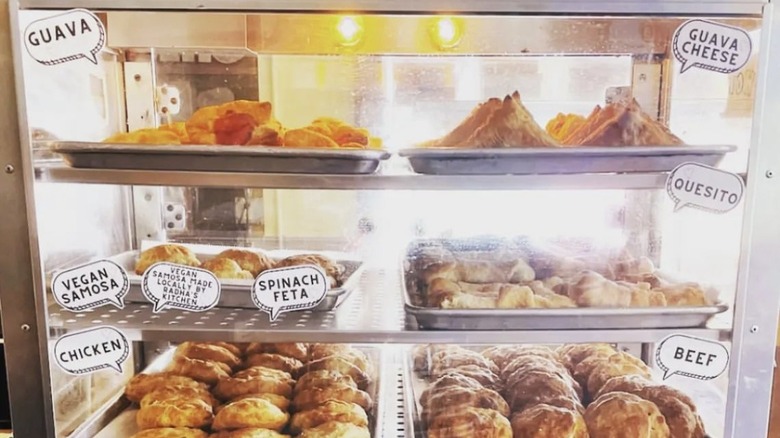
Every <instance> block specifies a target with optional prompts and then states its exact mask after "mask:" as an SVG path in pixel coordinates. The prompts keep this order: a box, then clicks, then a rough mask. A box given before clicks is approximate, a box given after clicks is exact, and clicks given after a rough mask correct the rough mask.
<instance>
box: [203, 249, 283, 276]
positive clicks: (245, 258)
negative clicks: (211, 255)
mask: <svg viewBox="0 0 780 438" xmlns="http://www.w3.org/2000/svg"><path fill="white" fill-rule="evenodd" d="M216 258H223V259H230V260H233V261H234V262H236V263H238V265H239V266H241V269H243V270H244V271H249V272H251V273H252V277H257V275H258V274H260V273H261V272H263V271H265V270H268V269H272V268H273V267H274V261H273V260H271V259H270V258H268V256H266V255H265V254H258V253H256V252H252V251H247V250H244V249H226V250H224V251H222V252H221V253H219V254H217V257H216Z"/></svg>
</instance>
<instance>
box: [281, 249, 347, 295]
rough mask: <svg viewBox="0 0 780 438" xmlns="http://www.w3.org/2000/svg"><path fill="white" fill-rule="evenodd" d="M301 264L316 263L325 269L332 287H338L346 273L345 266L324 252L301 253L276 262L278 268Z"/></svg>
mask: <svg viewBox="0 0 780 438" xmlns="http://www.w3.org/2000/svg"><path fill="white" fill-rule="evenodd" d="M299 265H316V266H319V267H320V268H322V270H323V271H325V275H326V276H327V277H328V280H329V282H330V288H331V289H333V288H337V287H339V286H341V277H342V275H343V274H344V266H343V265H340V264H338V263H336V262H335V261H334V260H331V259H330V258H329V257H327V256H324V255H322V254H299V255H294V256H290V257H287V258H284V259H282V260H280V261H279V262H278V263H277V264H276V268H277V269H278V268H285V267H289V266H299Z"/></svg>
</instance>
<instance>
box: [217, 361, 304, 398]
mask: <svg viewBox="0 0 780 438" xmlns="http://www.w3.org/2000/svg"><path fill="white" fill-rule="evenodd" d="M250 370H251V371H252V374H251V375H247V374H241V373H244V372H246V371H250ZM241 373H237V374H236V375H235V376H234V377H230V378H226V379H222V380H220V381H219V382H218V383H217V385H216V386H215V387H214V395H216V396H217V398H219V399H221V400H231V399H234V398H237V397H241V396H242V395H247V394H262V393H271V394H277V395H281V396H284V397H290V396H291V395H292V385H293V383H292V382H293V380H292V378H291V377H290V375H289V374H288V373H285V372H283V371H279V370H273V369H269V368H263V367H254V368H250V369H248V370H245V371H242V372H241Z"/></svg>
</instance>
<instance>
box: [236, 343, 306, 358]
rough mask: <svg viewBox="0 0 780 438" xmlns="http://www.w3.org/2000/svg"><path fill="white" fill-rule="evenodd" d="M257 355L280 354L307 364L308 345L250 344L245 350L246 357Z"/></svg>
mask: <svg viewBox="0 0 780 438" xmlns="http://www.w3.org/2000/svg"><path fill="white" fill-rule="evenodd" d="M257 353H276V354H281V355H282V356H287V357H292V358H293V359H298V360H299V361H301V362H307V361H308V360H309V345H308V344H304V343H301V342H298V343H294V342H286V343H262V342H252V343H250V344H249V346H248V347H247V349H246V354H247V356H250V355H252V354H257Z"/></svg>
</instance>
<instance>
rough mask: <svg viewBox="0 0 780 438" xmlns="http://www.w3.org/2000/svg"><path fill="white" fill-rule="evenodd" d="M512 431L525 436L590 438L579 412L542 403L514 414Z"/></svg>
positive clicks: (532, 437)
mask: <svg viewBox="0 0 780 438" xmlns="http://www.w3.org/2000/svg"><path fill="white" fill-rule="evenodd" d="M511 424H512V432H513V433H514V436H516V437H523V438H562V437H565V438H588V437H589V436H588V428H587V426H586V425H585V419H583V418H582V415H580V413H579V412H577V411H573V410H570V409H564V408H559V407H556V406H550V405H545V404H540V405H536V406H533V407H531V408H528V409H526V410H524V411H522V412H517V413H515V414H514V415H513V416H512V421H511Z"/></svg>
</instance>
